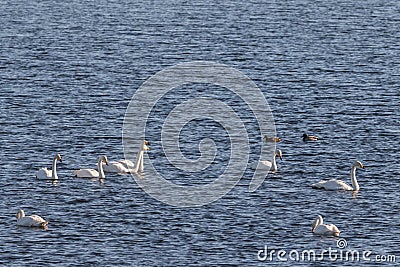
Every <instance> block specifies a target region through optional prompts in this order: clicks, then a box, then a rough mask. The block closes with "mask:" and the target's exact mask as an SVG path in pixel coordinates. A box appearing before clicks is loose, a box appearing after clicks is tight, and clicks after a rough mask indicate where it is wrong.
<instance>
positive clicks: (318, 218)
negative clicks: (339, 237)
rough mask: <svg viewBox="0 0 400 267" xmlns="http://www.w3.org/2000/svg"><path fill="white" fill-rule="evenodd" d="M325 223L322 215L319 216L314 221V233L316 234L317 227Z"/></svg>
mask: <svg viewBox="0 0 400 267" xmlns="http://www.w3.org/2000/svg"><path fill="white" fill-rule="evenodd" d="M323 223H324V219H322V216H321V215H318V216H317V218H316V219H315V221H314V224H313V226H312V231H313V232H314V229H315V227H317V226H318V225H321V224H323Z"/></svg>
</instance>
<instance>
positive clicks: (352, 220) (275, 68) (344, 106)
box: [0, 0, 400, 266]
mask: <svg viewBox="0 0 400 267" xmlns="http://www.w3.org/2000/svg"><path fill="white" fill-rule="evenodd" d="M269 2H271V1H269ZM272 2H273V3H265V1H246V2H245V3H243V1H234V2H229V3H228V2H224V1H222V2H221V3H215V2H213V1H197V2H194V3H192V2H191V1H94V2H93V1H66V2H65V3H64V2H59V1H17V2H13V1H2V2H1V5H0V24H1V27H0V28H1V30H0V43H1V46H0V90H1V91H0V105H1V110H0V126H1V127H0V148H1V149H0V158H1V166H2V167H1V168H0V177H1V179H0V187H1V195H0V200H1V205H0V219H1V222H2V223H1V229H2V230H1V231H0V239H1V242H0V265H2V266H32V265H36V266H38V265H40V266H49V265H57V266H91V265H93V266H109V265H117V266H122V265H127V266H190V265H196V266H198V265H200V266H205V265H207V266H210V265H223V264H226V265H240V266H254V265H260V266H267V265H269V266H281V265H282V266H286V265H287V266H310V265H313V266H343V265H352V264H354V262H353V263H352V262H349V263H346V262H340V261H336V262H332V261H330V260H329V259H325V260H324V261H319V262H317V263H310V262H308V261H300V262H296V263H293V262H290V261H289V262H281V261H279V260H278V259H276V255H275V257H274V259H273V260H272V261H269V260H266V261H264V262H262V261H259V260H258V258H257V253H258V251H259V250H261V249H263V248H264V246H265V245H267V246H268V247H269V248H272V249H276V250H279V249H283V250H286V251H290V250H298V251H301V250H304V249H308V250H311V249H314V250H322V249H328V248H329V247H332V248H336V242H337V238H321V237H316V236H314V235H313V234H312V233H311V225H312V223H313V220H314V218H315V217H316V215H317V214H321V215H323V216H324V218H325V220H326V222H327V223H334V224H335V225H337V226H338V227H339V229H340V230H341V237H343V238H345V239H346V241H347V244H348V246H347V249H351V250H357V251H360V253H362V252H363V251H366V250H370V251H372V256H371V259H373V260H375V256H376V255H396V256H397V262H398V261H400V250H399V244H400V229H399V226H400V217H399V202H400V196H399V193H398V188H399V183H400V165H399V164H398V155H399V153H398V151H399V148H400V146H399V140H400V130H399V129H400V123H399V121H400V118H399V117H400V111H399V106H400V90H399V88H400V87H399V78H400V59H399V58H400V57H399V56H400V49H399V43H400V32H399V31H398V25H399V23H400V15H399V14H400V4H399V2H398V1H394V0H393V1H373V0H367V1H350V0H342V1H335V3H333V2H332V1H326V0H321V1H272ZM193 60H208V61H215V62H219V63H223V64H226V65H228V66H231V67H233V68H236V69H237V70H239V71H241V72H242V73H244V74H245V75H247V76H248V77H249V78H251V79H252V80H253V81H254V82H255V83H256V84H257V86H258V87H259V88H260V89H261V90H262V92H263V93H264V95H265V97H266V98H267V100H268V103H269V105H270V107H271V110H272V112H273V115H274V119H275V123H276V130H277V135H278V136H280V137H281V138H282V139H283V141H282V142H281V143H278V145H277V146H278V148H280V149H281V150H282V152H283V160H282V161H279V162H278V165H279V172H278V173H275V174H270V175H268V177H267V179H266V180H265V181H264V183H263V184H262V185H261V187H260V188H258V190H256V191H255V192H253V193H250V192H248V185H249V183H250V180H251V177H252V172H251V170H250V169H247V170H246V172H245V174H244V176H243V177H242V179H241V180H240V182H239V184H238V185H237V186H236V187H235V188H234V189H233V190H232V191H231V192H230V193H229V194H227V195H226V196H225V197H223V198H221V199H219V200H218V201H216V202H213V203H211V204H209V205H206V206H202V207H197V208H175V207H171V206H168V205H166V204H163V203H161V202H159V201H157V200H155V199H153V198H152V197H150V196H149V195H147V194H146V193H145V192H144V191H143V190H142V189H141V188H140V187H139V186H138V185H137V184H136V182H135V180H134V179H133V178H132V177H130V176H122V175H117V174H109V175H107V178H106V179H105V181H104V182H103V183H100V182H99V181H98V180H86V179H78V178H74V177H73V176H72V171H73V170H74V169H76V168H79V167H92V168H95V163H96V159H97V157H98V155H100V154H107V156H108V158H109V159H110V160H118V159H120V158H123V148H122V140H121V133H122V123H123V120H124V114H125V111H126V108H127V106H128V103H129V101H130V99H131V97H132V96H133V94H134V93H135V91H136V90H137V88H139V87H140V85H141V84H142V83H143V82H144V81H145V80H146V79H148V78H149V77H150V76H152V75H154V74H155V73H156V72H158V71H161V70H163V69H164V68H166V67H170V66H173V65H175V64H178V63H182V62H189V61H193ZM186 90H187V91H182V90H175V91H172V92H171V93H170V94H169V95H166V96H165V97H166V98H165V99H161V100H160V102H159V104H158V105H157V106H156V107H155V109H154V111H155V112H154V113H153V115H154V116H153V117H152V118H151V122H150V125H152V126H153V125H154V131H153V132H152V131H151V130H149V129H147V131H148V134H149V136H148V137H149V139H150V141H152V145H151V147H152V150H151V151H149V153H148V157H149V159H150V160H151V162H152V164H153V165H154V166H155V167H156V168H157V169H158V170H161V171H162V172H163V173H164V174H165V175H166V176H167V177H168V178H169V179H170V180H171V181H173V182H175V183H177V184H186V185H191V184H194V183H199V184H201V183H204V182H210V181H211V180H212V178H213V177H215V176H214V175H215V174H216V173H219V172H221V170H223V169H224V168H226V166H227V162H228V161H229V157H230V141H229V138H228V135H227V133H226V131H225V130H224V129H223V128H222V127H221V125H220V124H218V123H216V122H212V121H208V120H203V121H192V122H191V123H188V124H187V125H186V126H185V128H183V130H182V136H181V138H180V140H181V146H182V153H183V154H184V155H186V156H187V157H188V158H190V159H196V158H198V157H199V156H200V151H199V150H198V145H199V142H200V140H202V139H204V138H212V139H213V140H214V141H215V144H216V148H218V151H217V154H216V160H215V162H214V163H213V164H211V165H210V167H209V168H207V169H205V170H203V171H202V172H200V173H197V174H195V175H193V174H191V173H189V174H188V173H185V172H182V171H180V170H179V169H176V168H175V169H174V168H173V166H171V165H169V163H168V161H167V160H166V158H165V157H164V156H163V151H162V146H161V143H160V140H161V137H160V132H161V130H160V128H159V127H162V119H159V118H164V117H163V116H165V114H168V112H169V111H170V110H172V109H173V107H174V106H173V105H175V102H176V103H178V102H179V100H180V99H188V98H190V97H191V96H193V95H197V96H198V95H201V96H203V97H213V98H217V99H219V100H221V101H226V103H228V104H229V105H231V106H232V107H233V109H235V110H236V112H238V113H239V114H240V116H241V118H242V119H243V121H244V122H245V123H246V129H247V131H248V133H249V136H250V137H251V138H252V139H251V140H252V155H250V161H252V160H255V158H256V157H255V156H254V155H253V153H254V154H256V153H257V151H259V150H257V149H259V144H260V142H261V140H260V139H257V138H256V136H257V134H259V132H258V128H257V124H256V121H255V120H254V119H252V114H251V112H250V111H249V109H248V107H246V105H245V103H241V102H240V99H239V100H237V101H236V99H235V97H236V96H235V95H232V93H230V92H229V91H228V90H225V91H224V90H219V89H218V90H217V89H210V88H207V87H204V88H203V87H201V86H198V85H197V86H193V87H192V88H191V87H190V86H188V87H187V88H186ZM168 99H169V100H168ZM171 99H172V100H171ZM157 112H158V113H157ZM210 112H211V111H210ZM210 115H212V114H210ZM157 119H159V120H157ZM303 132H307V133H311V134H315V135H318V136H320V138H321V139H320V141H318V142H315V143H303V142H302V140H301V135H302V134H303ZM55 153H61V154H62V155H63V162H62V163H59V164H58V175H59V180H58V181H57V182H51V181H40V180H37V179H35V173H36V171H37V170H38V169H39V168H40V167H44V166H46V167H50V166H51V160H52V158H53V156H54V154H55ZM356 159H358V160H361V161H362V162H363V163H364V164H365V166H366V170H365V171H362V170H358V171H357V177H358V180H359V183H360V187H361V189H360V191H359V192H358V193H357V194H352V193H350V192H324V191H319V190H314V189H312V188H311V187H310V185H311V184H312V183H314V182H317V181H319V180H320V179H324V178H338V179H343V180H346V181H348V182H350V181H349V180H350V179H349V172H350V168H351V164H352V162H353V161H354V160H356ZM250 163H251V162H250ZM146 164H150V162H148V161H146V162H145V165H146ZM163 166H165V168H163ZM146 175H147V177H148V176H149V175H152V174H149V173H146V166H145V173H144V174H143V177H144V178H143V179H146ZM19 208H23V209H24V210H25V212H26V213H27V214H31V213H35V214H40V215H41V216H43V217H44V218H45V219H47V220H49V221H50V223H49V227H48V229H47V230H46V231H44V230H38V229H26V228H21V227H17V226H16V213H17V211H18V209H19ZM391 264H393V263H387V265H391ZM356 265H359V266H367V265H370V266H375V265H378V263H377V262H366V261H364V262H362V263H357V264H356ZM379 265H382V264H379Z"/></svg>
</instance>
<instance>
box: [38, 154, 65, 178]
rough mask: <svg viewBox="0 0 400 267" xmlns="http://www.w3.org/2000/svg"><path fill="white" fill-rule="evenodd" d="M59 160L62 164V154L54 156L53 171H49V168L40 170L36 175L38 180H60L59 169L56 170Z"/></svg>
mask: <svg viewBox="0 0 400 267" xmlns="http://www.w3.org/2000/svg"><path fill="white" fill-rule="evenodd" d="M57 160H58V161H59V162H62V159H61V155H60V154H57V155H55V156H54V159H53V169H51V170H48V169H47V168H41V169H39V171H38V172H37V173H36V178H38V179H58V176H57V168H56V165H57Z"/></svg>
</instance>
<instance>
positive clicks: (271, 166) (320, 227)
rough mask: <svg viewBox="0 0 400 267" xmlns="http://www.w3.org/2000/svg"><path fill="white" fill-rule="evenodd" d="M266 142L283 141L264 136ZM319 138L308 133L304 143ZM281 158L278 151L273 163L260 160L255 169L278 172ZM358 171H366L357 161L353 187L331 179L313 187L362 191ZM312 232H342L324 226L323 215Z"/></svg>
mask: <svg viewBox="0 0 400 267" xmlns="http://www.w3.org/2000/svg"><path fill="white" fill-rule="evenodd" d="M264 140H265V141H266V142H275V143H278V142H280V141H281V139H280V138H279V137H268V136H264ZM318 140H319V138H318V137H317V136H314V135H308V134H306V133H304V134H303V141H304V142H307V141H318ZM277 156H278V157H279V158H280V159H281V160H282V151H281V150H279V149H276V150H275V152H274V154H273V157H272V161H268V160H260V161H259V162H258V164H254V165H253V168H257V169H262V170H267V171H268V170H269V171H271V172H276V171H278V166H277V164H276V157H277ZM357 169H365V167H364V165H363V164H362V162H361V161H358V160H357V161H355V162H354V163H353V166H352V168H351V172H350V180H351V185H349V184H347V183H346V182H344V181H342V180H337V179H330V180H321V181H319V182H318V183H315V184H312V185H311V187H312V188H315V189H324V190H342V191H358V190H360V186H359V185H358V182H357V178H356V170H357ZM311 231H312V232H313V233H314V234H316V235H325V236H339V234H340V231H339V229H338V228H337V227H336V225H334V224H324V221H323V218H322V216H321V215H318V216H317V218H316V219H315V221H314V223H313V225H312V227H311Z"/></svg>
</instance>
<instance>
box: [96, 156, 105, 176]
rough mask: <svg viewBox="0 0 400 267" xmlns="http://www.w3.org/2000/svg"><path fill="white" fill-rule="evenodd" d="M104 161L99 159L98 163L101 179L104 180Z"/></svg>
mask: <svg viewBox="0 0 400 267" xmlns="http://www.w3.org/2000/svg"><path fill="white" fill-rule="evenodd" d="M102 161H103V159H99V162H98V163H97V166H98V169H99V178H100V179H104V178H106V176H105V175H104V171H103V163H102Z"/></svg>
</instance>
